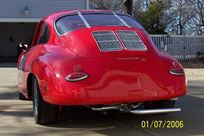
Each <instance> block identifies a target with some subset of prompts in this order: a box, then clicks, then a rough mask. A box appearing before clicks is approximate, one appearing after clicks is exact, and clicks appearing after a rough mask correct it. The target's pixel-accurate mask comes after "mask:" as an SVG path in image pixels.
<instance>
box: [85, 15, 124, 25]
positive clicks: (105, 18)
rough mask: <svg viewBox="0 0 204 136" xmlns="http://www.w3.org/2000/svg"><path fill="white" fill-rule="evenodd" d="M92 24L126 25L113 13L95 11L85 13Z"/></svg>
mask: <svg viewBox="0 0 204 136" xmlns="http://www.w3.org/2000/svg"><path fill="white" fill-rule="evenodd" d="M83 16H84V18H85V19H86V21H87V22H88V23H89V25H90V26H124V24H123V23H122V22H121V21H120V20H119V19H118V18H117V17H116V16H114V15H113V14H104V13H93V14H83Z"/></svg>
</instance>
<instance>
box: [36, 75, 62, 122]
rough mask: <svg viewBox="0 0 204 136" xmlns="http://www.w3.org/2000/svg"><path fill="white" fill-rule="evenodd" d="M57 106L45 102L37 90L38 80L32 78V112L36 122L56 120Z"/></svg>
mask: <svg viewBox="0 0 204 136" xmlns="http://www.w3.org/2000/svg"><path fill="white" fill-rule="evenodd" d="M58 110H59V107H58V106H56V105H52V104H49V103H47V102H45V101H44V100H43V98H42V95H41V93H40V90H39V85H38V81H37V79H36V78H34V80H33V114H34V119H35V122H36V123H37V124H48V123H53V122H55V121H56V120H57V115H58Z"/></svg>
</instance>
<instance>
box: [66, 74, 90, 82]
mask: <svg viewBox="0 0 204 136" xmlns="http://www.w3.org/2000/svg"><path fill="white" fill-rule="evenodd" d="M87 77H88V75H87V74H86V73H83V72H74V73H71V74H69V75H68V76H67V77H66V80H67V81H69V82H75V81H80V80H83V79H86V78H87Z"/></svg>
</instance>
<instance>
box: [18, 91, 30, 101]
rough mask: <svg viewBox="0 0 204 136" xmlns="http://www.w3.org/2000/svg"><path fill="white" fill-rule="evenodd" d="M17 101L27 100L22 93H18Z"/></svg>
mask: <svg viewBox="0 0 204 136" xmlns="http://www.w3.org/2000/svg"><path fill="white" fill-rule="evenodd" d="M18 99H19V100H28V99H27V98H26V97H25V96H24V95H23V94H22V93H20V92H18Z"/></svg>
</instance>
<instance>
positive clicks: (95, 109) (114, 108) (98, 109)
mask: <svg viewBox="0 0 204 136" xmlns="http://www.w3.org/2000/svg"><path fill="white" fill-rule="evenodd" d="M91 109H92V110H93V111H105V110H118V109H119V107H113V106H112V107H108V106H107V107H101V108H91Z"/></svg>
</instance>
